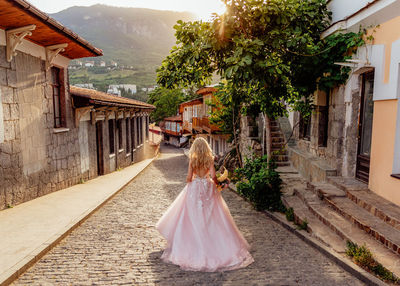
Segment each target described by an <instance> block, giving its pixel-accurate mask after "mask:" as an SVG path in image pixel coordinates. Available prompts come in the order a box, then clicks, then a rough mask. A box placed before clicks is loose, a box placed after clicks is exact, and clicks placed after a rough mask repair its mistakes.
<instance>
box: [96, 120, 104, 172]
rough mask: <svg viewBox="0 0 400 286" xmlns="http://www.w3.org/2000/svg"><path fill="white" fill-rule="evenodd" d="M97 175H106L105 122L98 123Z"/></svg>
mask: <svg viewBox="0 0 400 286" xmlns="http://www.w3.org/2000/svg"><path fill="white" fill-rule="evenodd" d="M96 149H97V174H98V175H99V176H101V175H104V152H103V121H97V122H96Z"/></svg>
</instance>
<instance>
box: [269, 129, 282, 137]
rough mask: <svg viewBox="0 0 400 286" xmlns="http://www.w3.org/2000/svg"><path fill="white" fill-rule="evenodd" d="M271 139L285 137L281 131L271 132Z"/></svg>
mask: <svg viewBox="0 0 400 286" xmlns="http://www.w3.org/2000/svg"><path fill="white" fill-rule="evenodd" d="M271 137H272V138H273V137H283V134H282V132H281V131H280V130H279V131H271Z"/></svg>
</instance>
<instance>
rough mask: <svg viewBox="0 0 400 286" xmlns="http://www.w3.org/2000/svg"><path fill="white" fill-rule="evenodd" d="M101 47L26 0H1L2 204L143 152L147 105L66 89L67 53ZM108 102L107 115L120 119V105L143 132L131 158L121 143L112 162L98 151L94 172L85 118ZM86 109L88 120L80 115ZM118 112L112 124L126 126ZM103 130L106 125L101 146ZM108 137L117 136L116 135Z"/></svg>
mask: <svg viewBox="0 0 400 286" xmlns="http://www.w3.org/2000/svg"><path fill="white" fill-rule="evenodd" d="M99 55H102V51H101V50H99V49H97V48H95V47H94V46H92V45H91V44H89V43H88V42H87V41H86V40H84V39H82V38H81V37H79V36H78V35H77V34H75V33H73V32H72V31H70V30H69V29H67V28H66V27H64V26H62V25H61V24H60V23H58V22H57V21H55V20H53V19H51V18H50V17H48V16H47V15H46V14H44V13H43V12H41V11H39V10H38V9H36V8H35V7H33V6H32V5H30V4H29V3H28V2H26V1H24V0H14V1H11V0H1V1H0V209H4V208H7V207H10V206H13V205H16V204H19V203H22V202H25V201H29V200H31V199H34V198H37V197H39V196H42V195H45V194H48V193H50V192H54V191H57V190H60V189H63V188H66V187H68V186H71V185H74V184H77V183H79V182H82V181H83V180H86V179H90V178H93V177H95V176H97V175H98V174H103V173H104V174H105V173H107V172H111V171H112V170H114V169H115V168H118V167H119V166H121V167H122V166H126V165H127V164H129V163H130V162H132V161H135V160H139V159H140V158H142V157H143V156H144V152H145V151H144V149H145V147H144V145H145V141H146V134H147V133H146V132H144V130H146V126H147V125H148V117H147V112H148V111H149V110H151V109H152V108H153V107H152V106H149V105H146V104H142V103H139V102H136V101H135V102H132V101H129V102H125V103H121V102H118V101H116V100H114V101H115V102H113V100H110V99H109V100H108V101H107V100H105V102H107V103H104V104H103V105H102V104H101V103H98V102H102V101H101V100H99V101H98V100H97V99H88V98H84V97H85V94H84V92H83V91H82V90H84V89H77V91H76V94H75V95H74V97H72V95H71V93H70V87H69V84H68V69H67V67H68V64H69V62H70V60H72V59H77V58H83V57H95V56H99ZM71 89H72V90H73V89H74V88H71ZM79 91H82V92H79ZM81 98H84V99H82V100H79V99H81ZM85 100H87V101H88V102H93V104H92V103H91V104H90V106H92V107H91V108H89V107H88V106H84V108H85V112H88V113H87V114H85V115H84V114H83V113H84V112H82V109H79V108H80V107H81V106H80V105H79V104H85ZM109 106H112V110H113V112H114V115H112V114H109V117H108V119H111V120H112V118H113V116H115V119H120V117H121V110H123V112H125V113H124V114H126V113H127V112H129V114H130V115H129V116H130V117H132V118H140V119H135V120H134V121H135V122H136V126H137V128H138V130H141V131H142V134H143V135H142V137H141V141H140V142H141V143H137V144H138V145H140V144H142V145H143V146H138V147H140V148H142V150H143V151H140V148H139V149H137V150H135V151H136V153H137V156H136V155H132V153H133V152H130V153H131V158H129V157H128V156H127V155H128V154H125V152H122V151H121V152H120V150H121V149H123V148H125V147H122V148H119V149H118V151H116V155H115V157H117V156H118V158H116V159H115V166H114V165H113V163H111V162H110V161H112V158H104V161H103V169H102V172H99V171H98V168H97V167H96V164H97V162H96V160H97V159H94V158H97V155H96V152H97V150H98V148H97V146H96V140H94V139H93V136H92V135H93V132H95V131H93V129H94V130H96V129H95V127H94V125H91V123H95V122H97V120H100V118H101V115H99V116H98V117H97V115H98V113H100V112H101V111H100V110H99V108H101V107H103V109H104V112H108V109H107V108H108V107H109ZM77 109H78V110H79V111H77ZM89 112H90V114H91V119H90V123H88V122H89V121H87V120H86V117H87V116H89ZM85 116H86V117H85ZM124 116H125V115H124ZM78 117H79V120H78ZM93 118H94V119H95V120H96V121H95V120H94V119H93ZM124 120H125V121H123V122H120V123H118V124H116V125H118V126H119V127H118V128H120V129H121V128H124V126H125V123H124V122H126V121H127V120H126V119H124ZM130 120H131V118H130ZM137 122H139V123H137ZM104 125H105V124H104ZM139 125H140V126H139ZM95 126H97V124H95ZM81 127H82V128H81ZM120 129H118V132H120V131H119V130H120ZM107 130H108V129H106V127H105V126H104V133H103V141H104V142H105V143H104V144H105V146H103V147H104V149H106V148H107V147H106V144H107V142H108V141H107V140H108V136H109V133H108V131H107ZM115 130H117V126H115ZM136 132H137V131H136ZM135 136H137V135H135ZM132 137H133V136H132ZM114 138H118V140H120V139H119V137H118V135H116V136H115V137H114ZM95 139H96V137H95ZM122 140H124V139H122ZM130 140H132V139H130ZM125 141H126V142H128V141H127V140H125ZM129 142H133V141H129ZM136 142H137V141H136ZM86 143H87V144H86ZM85 144H86V145H85ZM123 144H126V143H125V142H124V141H123V143H122V145H121V146H125V145H123ZM135 144H136V143H135ZM115 146H117V145H115ZM131 146H133V145H131ZM93 154H94V155H93ZM107 154H108V152H104V153H103V156H107ZM124 156H125V157H124ZM109 157H110V156H109ZM111 157H112V156H111ZM93 160H95V161H93ZM95 162H96V163H95Z"/></svg>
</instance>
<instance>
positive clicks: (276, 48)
mask: <svg viewBox="0 0 400 286" xmlns="http://www.w3.org/2000/svg"><path fill="white" fill-rule="evenodd" d="M224 3H225V5H226V7H227V12H226V13H225V14H223V15H215V17H214V19H213V20H212V21H211V22H202V21H196V22H182V21H178V23H177V25H175V27H174V28H175V30H176V34H175V35H176V39H177V45H176V46H175V47H173V48H172V50H171V53H170V55H169V56H167V57H166V58H165V60H164V61H163V63H162V65H161V67H160V68H159V69H158V71H157V81H158V84H159V85H161V86H164V87H167V88H178V87H186V86H193V85H196V86H203V85H205V84H207V83H209V82H210V79H211V77H212V75H213V73H217V74H218V75H219V76H220V77H221V79H222V81H221V87H220V92H219V93H217V95H216V96H217V97H218V99H219V101H220V103H221V104H222V106H223V108H222V109H220V110H219V111H218V112H217V113H218V114H214V119H213V120H215V122H219V124H220V125H221V126H222V127H223V128H224V130H228V131H229V130H230V132H233V135H235V132H236V131H237V129H238V126H237V124H238V121H237V120H235V118H239V116H240V115H241V114H245V113H246V112H247V111H248V110H260V111H262V112H264V113H266V114H267V115H268V116H270V117H276V116H281V115H285V114H287V107H288V105H289V106H290V107H291V108H293V109H294V110H299V111H301V112H303V113H305V114H309V113H310V111H311V108H312V106H311V102H312V100H311V99H312V98H311V97H312V94H313V92H314V91H315V90H316V89H317V88H320V89H329V88H331V87H333V86H335V85H338V84H341V83H343V82H344V81H345V80H346V78H347V76H348V71H349V70H348V69H346V68H341V67H340V66H337V65H334V62H336V61H344V60H345V59H346V58H347V57H350V56H351V53H352V52H353V51H355V48H356V47H358V46H360V45H362V44H363V43H364V40H363V33H362V32H360V33H346V34H345V33H340V34H335V35H332V36H330V37H328V38H326V39H321V38H320V35H321V33H322V32H323V31H324V30H325V29H326V28H327V27H328V26H329V24H330V17H331V15H330V12H329V11H328V9H327V1H326V0H306V1H304V0H224ZM231 113H232V114H231ZM228 119H229V120H228ZM231 119H232V120H231Z"/></svg>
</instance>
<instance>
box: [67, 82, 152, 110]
mask: <svg viewBox="0 0 400 286" xmlns="http://www.w3.org/2000/svg"><path fill="white" fill-rule="evenodd" d="M70 93H71V95H73V96H78V97H82V98H87V99H89V100H93V101H94V103H97V104H103V105H130V106H133V107H140V108H147V109H155V108H156V107H155V106H154V105H151V104H148V103H146V102H142V101H139V100H135V99H131V98H126V97H119V96H115V95H111V94H108V93H105V92H101V91H97V90H94V89H87V88H81V87H76V86H70Z"/></svg>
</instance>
